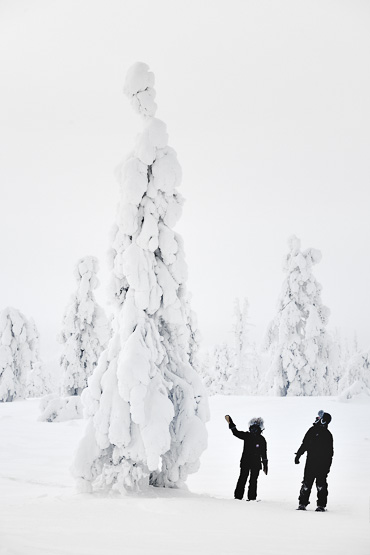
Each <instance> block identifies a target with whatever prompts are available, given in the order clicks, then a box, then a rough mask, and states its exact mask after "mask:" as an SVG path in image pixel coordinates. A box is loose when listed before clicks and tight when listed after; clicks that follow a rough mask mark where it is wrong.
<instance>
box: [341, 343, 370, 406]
mask: <svg viewBox="0 0 370 555" xmlns="http://www.w3.org/2000/svg"><path fill="white" fill-rule="evenodd" d="M339 392H340V397H341V398H342V399H351V398H352V397H355V396H356V395H360V394H363V395H370V350H368V351H363V352H361V353H356V354H355V355H353V356H352V358H350V360H349V361H348V364H347V368H346V372H345V374H344V376H343V377H342V379H341V380H340V382H339Z"/></svg>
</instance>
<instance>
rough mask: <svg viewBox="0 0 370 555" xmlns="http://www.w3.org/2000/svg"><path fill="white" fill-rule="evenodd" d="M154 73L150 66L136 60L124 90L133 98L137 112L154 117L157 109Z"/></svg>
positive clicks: (128, 74) (129, 72) (127, 77)
mask: <svg viewBox="0 0 370 555" xmlns="http://www.w3.org/2000/svg"><path fill="white" fill-rule="evenodd" d="M153 87H154V73H152V72H151V71H149V66H148V65H147V64H144V63H142V62H136V63H135V64H134V65H133V66H131V67H130V69H129V70H128V72H127V75H126V81H125V85H124V87H123V92H124V93H125V95H126V96H128V98H129V99H130V100H131V103H132V106H133V108H134V110H135V112H138V113H139V114H141V115H142V116H144V117H153V116H154V115H155V113H156V110H157V105H156V103H155V102H154V99H155V94H156V93H155V90H154V88H153Z"/></svg>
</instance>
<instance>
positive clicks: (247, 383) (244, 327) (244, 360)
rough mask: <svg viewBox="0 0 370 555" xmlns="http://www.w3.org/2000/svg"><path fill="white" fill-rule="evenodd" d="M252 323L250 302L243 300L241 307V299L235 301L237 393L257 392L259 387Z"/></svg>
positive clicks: (235, 373)
mask: <svg viewBox="0 0 370 555" xmlns="http://www.w3.org/2000/svg"><path fill="white" fill-rule="evenodd" d="M251 329H252V324H251V322H250V320H249V302H248V300H247V299H244V301H243V307H242V309H241V308H240V301H239V299H236V300H235V303H234V325H233V336H234V341H233V343H234V369H233V373H232V377H231V382H232V384H231V387H232V389H233V390H234V392H235V393H244V394H248V395H253V394H256V393H257V391H258V388H259V377H260V368H259V357H258V354H257V349H256V346H255V343H254V342H253V341H252V338H251Z"/></svg>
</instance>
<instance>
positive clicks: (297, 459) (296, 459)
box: [294, 455, 299, 464]
mask: <svg viewBox="0 0 370 555" xmlns="http://www.w3.org/2000/svg"><path fill="white" fill-rule="evenodd" d="M294 462H295V464H299V457H298V455H296V456H295V459H294Z"/></svg>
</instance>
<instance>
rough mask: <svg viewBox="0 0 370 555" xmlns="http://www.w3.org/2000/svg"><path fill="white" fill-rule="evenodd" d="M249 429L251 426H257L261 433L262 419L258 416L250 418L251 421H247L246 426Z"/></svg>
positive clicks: (262, 427)
mask: <svg viewBox="0 0 370 555" xmlns="http://www.w3.org/2000/svg"><path fill="white" fill-rule="evenodd" d="M248 426H249V427H251V426H258V427H259V428H260V430H261V432H262V430H263V429H264V422H263V418H261V417H260V416H257V417H256V418H251V420H250V421H249V424H248Z"/></svg>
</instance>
